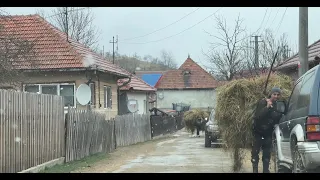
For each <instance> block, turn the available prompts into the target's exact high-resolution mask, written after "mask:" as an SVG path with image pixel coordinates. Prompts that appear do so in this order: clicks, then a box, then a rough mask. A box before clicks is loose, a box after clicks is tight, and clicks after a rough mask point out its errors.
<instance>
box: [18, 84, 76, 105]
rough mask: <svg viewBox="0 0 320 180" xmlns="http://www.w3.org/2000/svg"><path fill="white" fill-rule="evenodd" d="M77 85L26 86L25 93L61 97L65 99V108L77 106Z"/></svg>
mask: <svg viewBox="0 0 320 180" xmlns="http://www.w3.org/2000/svg"><path fill="white" fill-rule="evenodd" d="M74 88H75V85H74V84H27V85H24V89H23V91H24V92H30V93H38V94H50V95H59V96H63V97H64V106H65V107H67V106H69V105H70V106H71V107H74V106H75V98H74V93H75V90H74Z"/></svg>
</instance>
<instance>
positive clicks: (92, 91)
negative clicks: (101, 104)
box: [89, 82, 96, 105]
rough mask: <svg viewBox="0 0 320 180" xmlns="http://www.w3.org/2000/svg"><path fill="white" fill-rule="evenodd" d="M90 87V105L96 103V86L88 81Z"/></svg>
mask: <svg viewBox="0 0 320 180" xmlns="http://www.w3.org/2000/svg"><path fill="white" fill-rule="evenodd" d="M89 86H90V89H91V101H90V104H91V105H96V93H95V92H96V87H95V83H94V82H93V83H90V84H89Z"/></svg>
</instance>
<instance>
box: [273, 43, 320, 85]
mask: <svg viewBox="0 0 320 180" xmlns="http://www.w3.org/2000/svg"><path fill="white" fill-rule="evenodd" d="M308 61H309V69H311V68H313V67H314V66H316V65H318V64H319V62H320V40H318V41H316V42H315V43H313V44H311V45H310V46H308ZM299 66H300V62H299V54H298V53H297V54H295V55H294V56H292V57H290V58H288V59H287V60H285V61H284V62H282V63H281V64H279V65H278V66H277V67H275V68H274V69H275V70H276V71H278V72H281V73H283V74H286V75H288V76H290V77H291V78H292V79H293V81H296V80H297V79H298V78H299V73H298V72H299V70H298V68H299Z"/></svg>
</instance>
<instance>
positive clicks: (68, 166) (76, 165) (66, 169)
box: [39, 153, 110, 173]
mask: <svg viewBox="0 0 320 180" xmlns="http://www.w3.org/2000/svg"><path fill="white" fill-rule="evenodd" d="M109 156H110V155H109V154H105V153H98V154H95V155H92V156H89V157H85V158H83V159H81V160H78V161H73V162H69V163H65V164H61V165H55V166H53V167H50V168H46V169H45V170H43V171H40V172H39V173H70V172H72V171H74V170H77V169H80V168H84V167H91V166H92V165H93V164H94V163H96V162H98V161H101V160H104V159H107V158H109Z"/></svg>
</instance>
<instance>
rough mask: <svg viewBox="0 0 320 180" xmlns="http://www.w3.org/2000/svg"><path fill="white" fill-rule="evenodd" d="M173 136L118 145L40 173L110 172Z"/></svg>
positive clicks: (151, 150)
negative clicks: (122, 145) (110, 149)
mask: <svg viewBox="0 0 320 180" xmlns="http://www.w3.org/2000/svg"><path fill="white" fill-rule="evenodd" d="M172 138H175V137H173V136H164V137H161V138H159V139H156V140H151V141H147V142H143V143H137V144H134V145H130V146H126V147H119V148H117V149H116V150H115V151H114V152H112V153H109V154H103V153H99V154H96V155H92V156H90V157H86V158H84V159H82V160H79V161H74V162H70V163H65V164H62V165H56V166H54V167H51V168H48V169H46V170H44V171H42V172H40V173H103V172H112V171H115V170H117V169H119V168H120V167H121V166H122V165H123V164H124V163H125V162H127V161H130V160H132V159H135V158H136V157H137V155H139V154H142V153H143V154H148V153H150V152H153V151H154V150H155V148H156V144H157V143H159V142H161V141H166V140H168V139H172Z"/></svg>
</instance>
